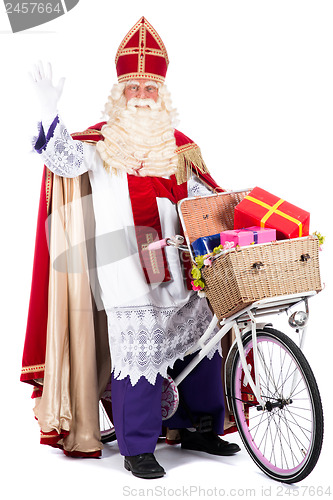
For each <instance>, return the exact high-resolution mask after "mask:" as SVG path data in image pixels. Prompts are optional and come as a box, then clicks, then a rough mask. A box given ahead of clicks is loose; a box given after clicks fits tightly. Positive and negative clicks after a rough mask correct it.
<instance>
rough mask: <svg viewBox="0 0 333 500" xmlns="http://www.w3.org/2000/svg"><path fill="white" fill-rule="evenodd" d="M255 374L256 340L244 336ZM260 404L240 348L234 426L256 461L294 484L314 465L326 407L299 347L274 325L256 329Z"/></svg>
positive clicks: (232, 387) (232, 389)
mask: <svg viewBox="0 0 333 500" xmlns="http://www.w3.org/2000/svg"><path fill="white" fill-rule="evenodd" d="M242 342H243V345H244V350H245V356H246V359H247V362H248V366H249V367H251V371H252V373H251V374H252V376H253V342H252V334H251V332H248V333H247V334H245V335H244V337H243V339H242ZM257 344H258V367H257V373H256V375H255V377H256V379H257V380H258V381H259V385H260V394H261V397H262V399H263V401H264V405H263V407H260V406H259V404H258V402H257V401H256V399H255V396H254V395H253V391H252V389H251V388H250V385H249V384H248V382H247V380H246V377H245V376H244V371H243V368H242V364H241V361H240V356H239V353H238V351H236V353H235V357H234V359H233V363H232V365H231V383H230V395H231V402H232V408H233V412H234V416H235V421H236V425H237V428H238V431H239V433H240V435H241V438H242V441H243V443H244V446H245V448H246V449H247V451H248V452H249V454H250V456H251V457H252V459H253V460H254V461H255V463H256V464H257V465H258V466H259V467H260V469H261V470H262V471H263V472H265V473H266V474H267V475H268V476H270V477H271V478H273V479H275V480H278V481H282V482H285V483H295V482H297V481H301V480H302V479H304V478H305V477H307V476H308V475H309V474H310V472H311V471H312V470H313V468H314V467H315V465H316V463H317V461H318V458H319V455H320V451H321V447H322V441H323V427H324V426H323V411H322V404H321V399H320V394H319V390H318V387H317V383H316V380H315V378H314V375H313V372H312V370H311V368H310V365H309V363H308V362H307V360H306V358H305V356H304V354H303V353H302V351H301V350H300V349H299V347H298V346H297V345H296V344H295V343H294V342H293V341H292V340H291V339H290V338H289V337H288V336H287V335H285V334H284V333H282V332H279V331H277V330H274V329H272V328H268V327H266V328H264V329H263V330H258V331H257Z"/></svg>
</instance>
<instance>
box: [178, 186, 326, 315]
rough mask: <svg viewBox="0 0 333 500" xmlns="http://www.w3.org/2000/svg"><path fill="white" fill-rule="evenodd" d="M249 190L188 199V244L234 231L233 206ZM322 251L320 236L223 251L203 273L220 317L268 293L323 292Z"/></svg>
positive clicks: (183, 210)
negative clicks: (226, 231)
mask: <svg viewBox="0 0 333 500" xmlns="http://www.w3.org/2000/svg"><path fill="white" fill-rule="evenodd" d="M248 192H249V190H247V191H241V192H231V193H222V194H218V195H212V196H205V197H202V198H192V199H189V198H188V199H186V200H183V201H182V202H181V203H180V205H179V211H180V218H181V221H182V225H183V228H184V233H185V237H186V240H187V243H188V244H189V245H190V244H191V243H192V242H193V241H194V240H195V239H197V238H199V237H201V236H208V235H209V234H216V233H218V232H221V231H224V230H227V229H232V228H233V213H234V208H235V206H236V205H237V204H238V203H239V202H240V201H241V200H242V199H243V198H244V197H245V196H246V194H247V193H248ZM318 250H319V242H318V239H317V238H314V237H307V238H297V239H291V240H281V241H276V242H273V243H264V244H262V245H250V246H248V247H237V248H236V249H231V250H228V251H226V252H224V253H223V254H222V255H221V256H219V257H218V258H217V259H216V260H214V262H213V264H212V266H210V267H206V268H205V269H204V271H203V277H204V280H205V283H206V286H205V292H206V294H207V298H208V300H209V302H210V304H211V306H212V308H213V310H214V312H215V314H216V316H217V317H218V318H219V319H220V320H221V319H223V318H227V317H229V316H232V315H233V314H235V313H236V312H238V311H240V310H241V309H243V308H244V307H246V306H247V305H249V304H251V303H253V302H255V301H257V300H260V299H263V298H267V297H277V296H279V295H289V294H293V293H302V292H308V291H320V290H321V279H320V272H319V257H318ZM192 258H193V254H192Z"/></svg>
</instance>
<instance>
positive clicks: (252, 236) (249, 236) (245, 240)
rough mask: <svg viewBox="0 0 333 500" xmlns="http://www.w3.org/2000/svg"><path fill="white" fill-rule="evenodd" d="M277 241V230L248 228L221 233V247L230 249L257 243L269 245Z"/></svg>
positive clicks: (256, 227) (257, 227)
mask: <svg viewBox="0 0 333 500" xmlns="http://www.w3.org/2000/svg"><path fill="white" fill-rule="evenodd" d="M274 240H276V230H275V229H271V228H261V227H259V226H252V227H246V228H242V229H232V230H229V231H223V232H222V233H220V242H221V245H223V246H225V245H226V244H227V246H228V247H229V248H232V247H234V246H235V247H236V246H237V245H238V246H240V247H244V246H246V245H253V244H257V243H269V242H270V241H274Z"/></svg>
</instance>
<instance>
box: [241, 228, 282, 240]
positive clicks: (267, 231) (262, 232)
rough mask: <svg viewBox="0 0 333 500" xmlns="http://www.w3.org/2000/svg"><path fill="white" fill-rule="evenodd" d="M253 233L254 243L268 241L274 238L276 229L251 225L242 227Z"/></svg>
mask: <svg viewBox="0 0 333 500" xmlns="http://www.w3.org/2000/svg"><path fill="white" fill-rule="evenodd" d="M244 230H245V231H251V232H252V233H253V240H254V243H269V242H271V241H275V240H276V229H271V228H270V227H259V226H251V227H246V228H244Z"/></svg>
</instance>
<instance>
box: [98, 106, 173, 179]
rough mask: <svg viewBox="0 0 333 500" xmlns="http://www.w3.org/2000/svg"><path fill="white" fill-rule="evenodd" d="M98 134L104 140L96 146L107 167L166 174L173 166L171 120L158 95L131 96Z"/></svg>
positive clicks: (110, 169) (132, 171)
mask: <svg viewBox="0 0 333 500" xmlns="http://www.w3.org/2000/svg"><path fill="white" fill-rule="evenodd" d="M146 105H149V107H147V108H146V107H136V106H146ZM102 134H103V136H104V137H105V140H104V141H100V142H98V144H97V150H98V151H99V153H100V155H101V157H102V159H103V161H104V165H105V168H106V169H107V170H108V171H111V172H117V171H119V170H120V171H125V172H126V173H129V174H133V175H140V176H143V177H145V176H156V177H162V176H163V177H168V176H170V175H172V174H174V173H175V172H176V170H177V164H178V158H177V154H176V153H175V151H176V141H175V137H174V131H173V127H172V121H171V117H170V114H169V112H168V111H167V110H165V109H162V106H161V101H160V99H159V100H158V101H157V103H156V102H154V101H152V100H150V99H143V100H140V99H131V100H130V101H129V102H128V103H127V106H126V107H124V108H121V109H120V110H119V111H118V112H117V113H116V114H115V115H113V118H112V119H111V120H109V122H108V123H107V124H106V125H104V127H103V128H102Z"/></svg>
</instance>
